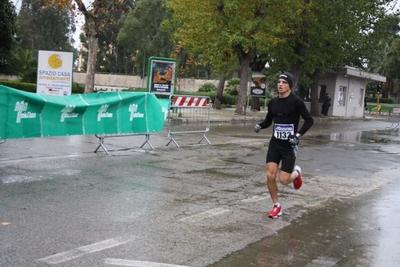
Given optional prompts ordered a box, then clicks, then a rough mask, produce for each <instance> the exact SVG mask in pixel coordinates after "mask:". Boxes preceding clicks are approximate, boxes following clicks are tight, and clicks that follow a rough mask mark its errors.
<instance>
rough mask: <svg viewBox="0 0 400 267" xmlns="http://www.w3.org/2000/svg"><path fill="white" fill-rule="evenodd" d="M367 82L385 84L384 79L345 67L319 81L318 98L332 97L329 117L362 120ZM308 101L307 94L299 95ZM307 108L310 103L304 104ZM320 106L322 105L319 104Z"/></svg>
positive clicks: (383, 77)
mask: <svg viewBox="0 0 400 267" xmlns="http://www.w3.org/2000/svg"><path fill="white" fill-rule="evenodd" d="M368 81H376V82H386V77H385V76H381V75H378V74H373V73H368V72H365V71H362V70H359V69H356V68H353V67H349V66H346V67H345V68H344V69H343V71H340V72H330V73H327V74H325V75H324V76H323V77H321V78H320V79H319V82H318V83H319V86H318V88H319V94H318V95H319V98H320V99H321V100H322V99H323V98H324V96H325V94H326V93H329V95H330V96H331V97H332V105H331V107H330V108H329V113H328V115H329V116H338V117H354V118H362V117H363V116H364V97H365V93H366V84H367V82H368ZM299 96H300V97H301V98H303V99H304V100H305V101H309V96H307V94H304V93H303V95H301V94H300V95H299ZM320 102H322V101H320ZM306 104H307V105H308V107H309V104H310V103H306ZM321 105H322V103H321Z"/></svg>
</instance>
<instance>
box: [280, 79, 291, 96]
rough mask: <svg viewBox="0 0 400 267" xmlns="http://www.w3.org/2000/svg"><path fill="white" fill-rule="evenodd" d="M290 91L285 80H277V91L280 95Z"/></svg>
mask: <svg viewBox="0 0 400 267" xmlns="http://www.w3.org/2000/svg"><path fill="white" fill-rule="evenodd" d="M288 92H290V87H289V84H288V82H287V81H286V80H284V79H279V80H278V93H279V94H280V95H284V94H287V93H288Z"/></svg>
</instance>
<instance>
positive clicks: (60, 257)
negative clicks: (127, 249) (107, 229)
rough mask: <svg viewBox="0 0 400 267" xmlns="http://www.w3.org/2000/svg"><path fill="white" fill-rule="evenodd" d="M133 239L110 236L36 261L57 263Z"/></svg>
mask: <svg viewBox="0 0 400 267" xmlns="http://www.w3.org/2000/svg"><path fill="white" fill-rule="evenodd" d="M131 241H133V237H117V238H111V239H107V240H104V241H101V242H98V243H94V244H91V245H87V246H83V247H79V248H76V249H72V250H69V251H65V252H61V253H57V254H54V255H51V256H48V257H44V258H41V259H38V261H41V262H44V263H47V264H58V263H61V262H64V261H69V260H72V259H76V258H79V257H82V256H84V255H86V254H89V253H94V252H98V251H101V250H105V249H109V248H113V247H116V246H119V245H123V244H125V243H128V242H131Z"/></svg>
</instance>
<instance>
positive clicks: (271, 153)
mask: <svg viewBox="0 0 400 267" xmlns="http://www.w3.org/2000/svg"><path fill="white" fill-rule="evenodd" d="M293 82H294V76H293V75H292V74H291V73H289V72H284V73H282V74H281V75H280V76H279V79H278V96H277V97H276V98H273V99H271V101H269V103H268V113H267V116H266V117H265V120H264V121H263V122H261V123H259V124H257V125H256V126H254V131H255V132H256V133H258V132H259V131H260V130H261V129H266V128H268V127H269V126H271V125H272V121H273V122H274V126H273V127H274V133H273V135H272V137H271V140H270V143H269V147H268V152H267V158H266V172H267V187H268V191H269V193H270V195H271V199H272V202H273V204H274V205H273V208H272V210H271V211H270V212H269V213H268V216H269V217H270V218H277V217H279V216H281V215H282V207H281V204H280V203H279V200H278V186H277V183H276V175H277V172H278V165H279V163H280V162H281V161H282V164H281V169H280V172H279V182H280V183H281V184H283V185H288V184H290V183H292V182H293V186H294V188H295V189H299V188H300V187H301V185H302V182H303V179H302V175H301V168H300V167H299V166H297V165H296V166H295V161H296V155H297V147H298V143H299V138H300V136H302V135H304V134H305V133H306V132H307V131H308V130H309V129H310V128H311V126H312V125H313V124H314V119H313V117H311V115H310V113H309V112H308V110H307V108H306V106H305V104H304V102H303V100H301V99H300V98H299V97H298V96H296V95H294V94H293V93H292V91H291V89H292V86H293ZM300 116H301V117H302V118H303V119H304V124H303V126H302V127H301V129H300V130H298V127H299V120H300Z"/></svg>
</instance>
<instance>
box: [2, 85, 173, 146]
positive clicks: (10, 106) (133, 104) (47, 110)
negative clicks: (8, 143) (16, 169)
mask: <svg viewBox="0 0 400 267" xmlns="http://www.w3.org/2000/svg"><path fill="white" fill-rule="evenodd" d="M169 104H170V101H169V99H158V98H157V97H156V96H155V95H154V94H150V93H143V92H107V93H104V92H101V93H94V94H74V95H71V96H53V95H43V94H36V93H29V92H24V91H21V90H17V89H14V88H11V87H7V86H3V85H0V114H1V116H0V144H1V143H4V142H5V140H6V139H17V138H36V137H50V136H70V135H92V134H93V135H95V136H96V137H97V138H98V139H99V146H98V147H97V148H96V150H95V152H97V151H98V149H99V148H100V147H102V148H103V149H104V151H105V152H106V153H107V154H108V151H107V149H106V148H105V146H104V138H105V137H123V136H133V135H143V136H145V138H146V140H145V142H144V143H143V145H142V146H141V148H142V147H143V146H144V145H145V144H149V145H150V147H151V148H152V149H154V148H153V146H152V145H151V143H150V141H149V139H150V135H151V134H153V133H156V132H161V131H162V130H163V128H164V125H165V121H166V118H167V116H168V109H169Z"/></svg>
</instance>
